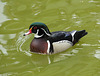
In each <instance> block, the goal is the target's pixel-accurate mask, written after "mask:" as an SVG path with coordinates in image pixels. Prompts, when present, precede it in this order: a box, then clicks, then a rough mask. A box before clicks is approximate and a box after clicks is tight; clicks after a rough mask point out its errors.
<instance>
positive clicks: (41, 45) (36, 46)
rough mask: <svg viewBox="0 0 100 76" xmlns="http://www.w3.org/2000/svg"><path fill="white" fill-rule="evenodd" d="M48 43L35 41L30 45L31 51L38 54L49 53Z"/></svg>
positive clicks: (42, 40)
mask: <svg viewBox="0 0 100 76" xmlns="http://www.w3.org/2000/svg"><path fill="white" fill-rule="evenodd" d="M47 49H48V43H47V40H45V39H33V40H32V42H31V44H30V51H31V52H36V53H47Z"/></svg>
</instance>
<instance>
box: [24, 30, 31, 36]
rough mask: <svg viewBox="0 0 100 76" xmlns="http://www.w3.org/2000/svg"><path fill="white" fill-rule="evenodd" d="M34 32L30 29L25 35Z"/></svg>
mask: <svg viewBox="0 0 100 76" xmlns="http://www.w3.org/2000/svg"><path fill="white" fill-rule="evenodd" d="M31 33H32V30H31V29H30V30H29V31H28V32H26V33H25V34H24V35H23V36H26V35H29V34H31Z"/></svg>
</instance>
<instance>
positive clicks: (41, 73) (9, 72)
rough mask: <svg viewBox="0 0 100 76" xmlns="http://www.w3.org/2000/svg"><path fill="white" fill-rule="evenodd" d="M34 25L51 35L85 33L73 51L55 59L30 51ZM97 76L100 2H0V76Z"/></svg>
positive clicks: (55, 55) (14, 0) (71, 0)
mask: <svg viewBox="0 0 100 76" xmlns="http://www.w3.org/2000/svg"><path fill="white" fill-rule="evenodd" d="M33 22H43V23H45V24H47V26H48V28H49V29H50V31H60V30H63V31H71V30H82V29H85V30H87V31H88V35H87V36H85V37H84V38H82V39H81V40H80V42H79V43H77V44H76V45H75V46H73V47H72V48H70V49H68V50H66V51H64V52H61V53H58V54H54V55H40V54H34V53H31V52H30V51H29V46H30V42H31V41H32V39H33V38H34V35H33V34H32V35H28V36H25V37H23V34H24V33H25V32H27V31H28V28H29V25H30V24H31V23H33ZM47 75H49V76H61V75H63V76H100V1H99V0H23V1H22V0H0V76H47Z"/></svg>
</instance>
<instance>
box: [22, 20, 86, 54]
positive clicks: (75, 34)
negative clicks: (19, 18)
mask: <svg viewBox="0 0 100 76" xmlns="http://www.w3.org/2000/svg"><path fill="white" fill-rule="evenodd" d="M31 33H34V34H35V35H34V39H33V40H32V42H31V44H30V51H31V52H35V53H39V54H53V53H58V52H62V51H65V50H66V49H68V48H70V47H71V46H73V45H75V43H77V42H78V41H79V40H80V38H82V37H83V36H85V35H86V34H87V32H86V31H85V30H81V31H76V30H74V31H69V32H66V31H56V32H50V31H49V29H48V27H47V26H46V25H45V24H44V23H41V22H35V23H32V24H31V25H30V27H29V31H28V32H27V33H25V34H24V35H23V36H26V35H29V34H31Z"/></svg>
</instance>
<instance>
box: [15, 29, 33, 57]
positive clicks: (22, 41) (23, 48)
mask: <svg viewBox="0 0 100 76" xmlns="http://www.w3.org/2000/svg"><path fill="white" fill-rule="evenodd" d="M25 32H26V29H25V30H24V31H21V32H20V33H19V34H18V39H17V41H16V46H17V51H20V52H24V53H25V54H26V55H28V56H31V53H30V51H29V50H30V49H29V46H30V45H29V44H28V40H29V38H30V37H31V36H30V35H28V36H23V34H24V33H25Z"/></svg>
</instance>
